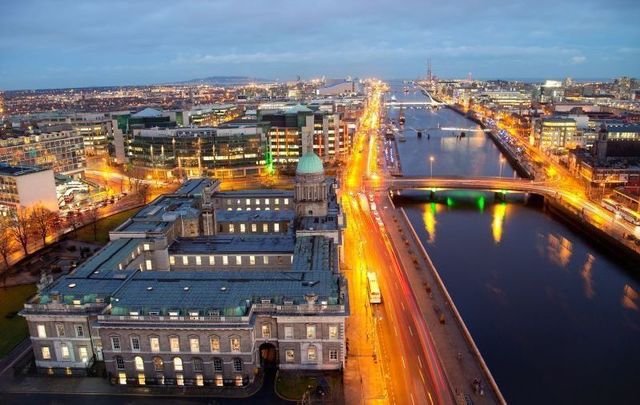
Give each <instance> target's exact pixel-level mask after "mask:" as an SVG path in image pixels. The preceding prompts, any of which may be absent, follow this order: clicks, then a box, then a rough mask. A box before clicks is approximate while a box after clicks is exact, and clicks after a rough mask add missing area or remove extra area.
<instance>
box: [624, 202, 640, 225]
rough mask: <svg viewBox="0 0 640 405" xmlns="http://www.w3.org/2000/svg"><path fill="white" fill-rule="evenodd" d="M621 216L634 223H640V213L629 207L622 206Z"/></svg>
mask: <svg viewBox="0 0 640 405" xmlns="http://www.w3.org/2000/svg"><path fill="white" fill-rule="evenodd" d="M620 216H621V217H622V219H624V220H625V221H627V222H629V223H630V224H633V225H640V214H639V213H637V212H635V211H633V210H632V209H629V208H627V207H623V206H620Z"/></svg>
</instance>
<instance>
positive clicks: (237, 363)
mask: <svg viewBox="0 0 640 405" xmlns="http://www.w3.org/2000/svg"><path fill="white" fill-rule="evenodd" d="M233 371H235V372H236V373H240V372H242V359H239V358H237V357H236V358H235V359H233Z"/></svg>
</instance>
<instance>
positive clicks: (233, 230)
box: [229, 224, 236, 233]
mask: <svg viewBox="0 0 640 405" xmlns="http://www.w3.org/2000/svg"><path fill="white" fill-rule="evenodd" d="M235 231H236V227H235V226H234V225H233V224H229V233H234V232H235Z"/></svg>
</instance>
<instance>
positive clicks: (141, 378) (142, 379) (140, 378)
mask: <svg viewBox="0 0 640 405" xmlns="http://www.w3.org/2000/svg"><path fill="white" fill-rule="evenodd" d="M146 382H147V381H146V379H145V377H144V373H138V384H139V385H145V384H146Z"/></svg>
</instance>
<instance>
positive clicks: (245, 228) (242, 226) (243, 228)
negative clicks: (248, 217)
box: [240, 224, 247, 233]
mask: <svg viewBox="0 0 640 405" xmlns="http://www.w3.org/2000/svg"><path fill="white" fill-rule="evenodd" d="M245 232H247V226H246V225H245V224H240V233H245Z"/></svg>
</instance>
